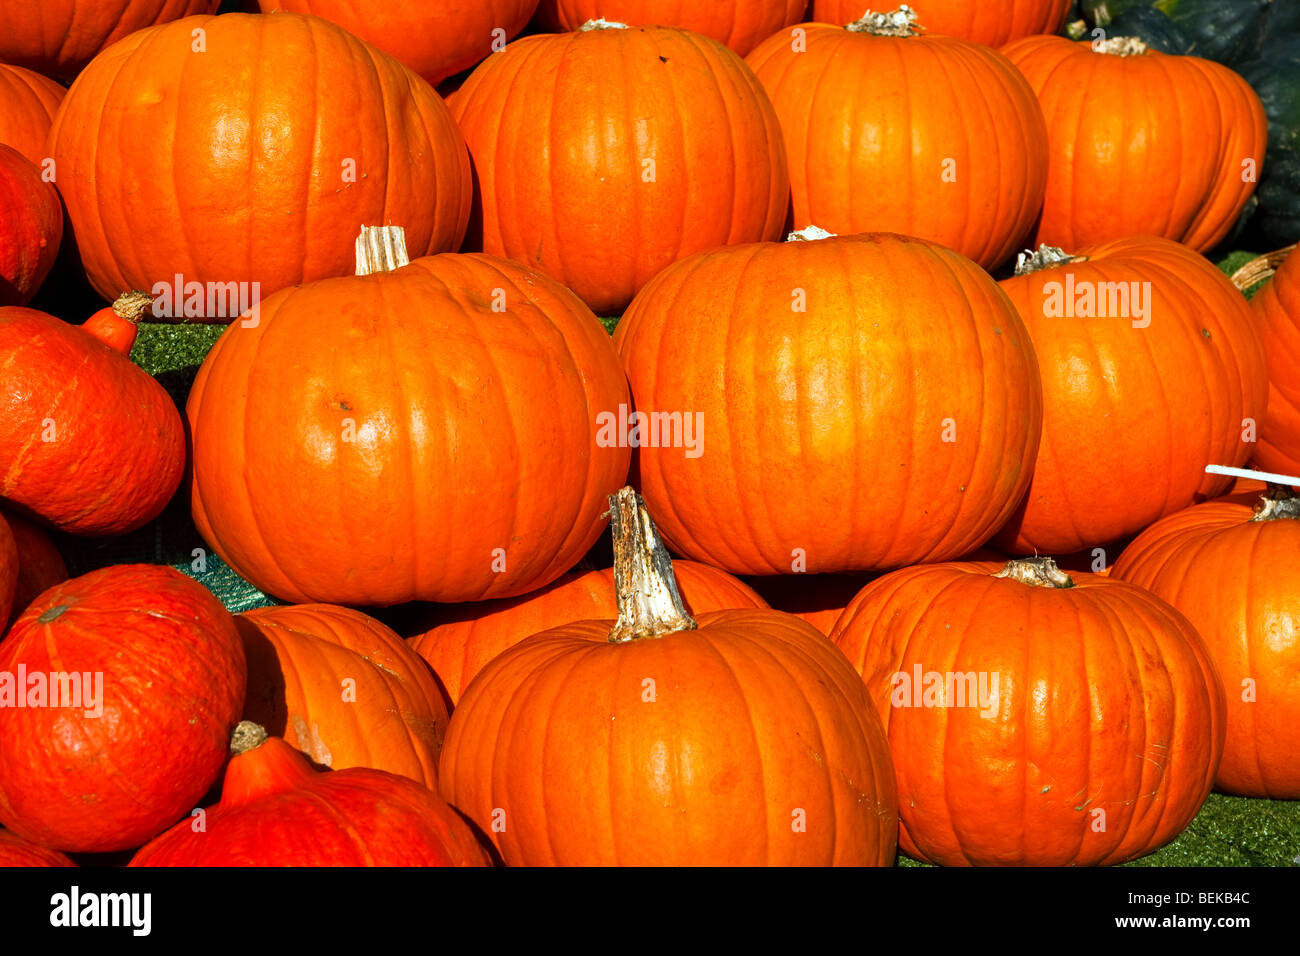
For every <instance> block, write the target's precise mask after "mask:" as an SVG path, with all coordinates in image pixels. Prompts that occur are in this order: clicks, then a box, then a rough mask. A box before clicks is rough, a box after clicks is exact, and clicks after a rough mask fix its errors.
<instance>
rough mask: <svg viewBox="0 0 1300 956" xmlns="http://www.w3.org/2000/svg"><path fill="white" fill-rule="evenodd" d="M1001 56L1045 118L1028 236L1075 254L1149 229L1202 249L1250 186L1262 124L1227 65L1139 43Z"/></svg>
mask: <svg viewBox="0 0 1300 956" xmlns="http://www.w3.org/2000/svg"><path fill="white" fill-rule="evenodd" d="M1003 52H1004V53H1005V54H1006V55H1007V57H1008V58H1009V59H1010V60H1011V62H1013V63H1015V65H1016V66H1017V67H1019V68H1020V70H1021V71H1022V72H1023V73H1024V75H1025V77H1026V79H1028V80H1029V84H1030V85H1031V86H1032V87H1033V89H1034V92H1035V93H1036V94H1037V95H1038V99H1039V102H1040V103H1041V104H1042V107H1043V115H1044V116H1045V117H1047V141H1048V150H1049V153H1050V160H1049V164H1048V173H1047V196H1046V200H1045V201H1044V204H1043V212H1042V217H1041V218H1040V219H1039V222H1038V228H1037V232H1036V234H1035V237H1034V243H1035V244H1037V243H1047V244H1049V245H1053V246H1061V247H1064V248H1066V249H1078V248H1080V247H1082V246H1087V245H1093V244H1094V243H1100V242H1106V241H1108V240H1111V239H1121V238H1124V237H1126V236H1135V235H1147V234H1155V235H1159V236H1164V237H1166V238H1169V239H1176V240H1178V241H1179V242H1182V243H1185V244H1186V245H1188V246H1191V247H1192V248H1193V249H1195V250H1196V251H1197V252H1205V251H1206V250H1208V249H1211V248H1213V247H1214V246H1216V245H1217V244H1218V243H1219V240H1221V239H1222V238H1223V237H1224V236H1226V235H1227V234H1228V230H1229V229H1231V228H1232V226H1233V224H1234V223H1235V222H1236V221H1237V216H1238V214H1239V213H1240V212H1241V209H1242V207H1243V206H1244V205H1245V204H1246V201H1247V200H1248V199H1249V198H1250V196H1251V194H1252V193H1253V192H1254V191H1255V186H1256V183H1257V181H1258V179H1259V167H1260V164H1261V163H1263V161H1264V147H1265V145H1266V141H1267V134H1268V124H1267V120H1266V118H1265V116H1264V107H1263V106H1262V105H1261V103H1260V101H1259V97H1258V96H1256V95H1255V91H1254V90H1252V89H1251V88H1250V85H1249V84H1248V83H1247V82H1246V81H1245V80H1243V79H1242V78H1241V77H1240V76H1238V75H1237V74H1236V73H1234V72H1232V71H1231V70H1229V69H1228V68H1227V67H1226V66H1221V65H1219V64H1218V63H1214V62H1212V61H1210V60H1202V59H1200V58H1199V57H1193V56H1167V55H1165V54H1163V53H1160V52H1157V51H1156V50H1150V49H1147V47H1146V45H1145V44H1143V43H1142V42H1141V41H1140V40H1135V39H1133V38H1131V37H1114V38H1111V39H1109V40H1106V41H1104V42H1101V43H1098V44H1097V46H1096V48H1094V46H1093V45H1092V44H1090V43H1088V42H1081V43H1074V42H1071V41H1070V40H1067V39H1065V38H1064V37H1049V36H1033V37H1026V38H1025V39H1022V40H1018V41H1016V42H1015V43H1012V44H1010V45H1008V46H1007V47H1005V48H1004V49H1003Z"/></svg>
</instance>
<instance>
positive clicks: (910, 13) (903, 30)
mask: <svg viewBox="0 0 1300 956" xmlns="http://www.w3.org/2000/svg"><path fill="white" fill-rule="evenodd" d="M844 29H846V30H848V31H849V32H850V33H870V34H871V35H872V36H877V37H914V36H916V35H917V34H919V33H921V32H922V30H923V29H924V28H922V27H919V26H918V25H917V23H916V11H915V10H913V9H912V8H911V7H909V6H908V5H907V4H905V3H904V4H902V5H900V6H899V8H898V9H897V10H891V11H889V13H872V12H871V11H870V10H868V11H867V12H866V13H864V14H862V18H861V19H859V20H854V21H853V22H852V23H850V24H848V25H846V26H845V27H844Z"/></svg>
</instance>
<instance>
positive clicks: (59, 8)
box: [0, 0, 221, 76]
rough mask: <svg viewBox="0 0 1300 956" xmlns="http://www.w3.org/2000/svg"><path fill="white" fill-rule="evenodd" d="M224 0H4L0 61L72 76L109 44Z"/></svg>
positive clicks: (212, 7) (0, 12) (211, 9)
mask: <svg viewBox="0 0 1300 956" xmlns="http://www.w3.org/2000/svg"><path fill="white" fill-rule="evenodd" d="M220 3H221V0H40V2H39V3H33V2H31V0H0V61H3V62H5V63H14V64H17V65H18V66H25V67H27V68H29V69H32V70H35V71H37V72H38V73H44V74H47V75H50V76H73V75H75V74H76V73H77V72H79V71H80V70H81V69H82V67H84V66H85V65H86V64H87V63H89V62H90V61H91V60H92V59H93V58H94V57H95V55H96V54H97V53H99V52H100V51H101V50H103V49H104V48H105V47H107V46H109V45H110V44H113V43H116V42H117V41H118V40H120V39H122V38H123V37H125V36H127V35H128V34H130V33H134V32H136V31H137V30H143V29H144V28H145V27H151V26H154V25H155V24H158V23H165V22H167V21H168V20H178V19H180V18H181V17H188V16H190V15H191V14H201V13H209V14H210V13H215V12H216V9H217V7H218V6H219V5H220Z"/></svg>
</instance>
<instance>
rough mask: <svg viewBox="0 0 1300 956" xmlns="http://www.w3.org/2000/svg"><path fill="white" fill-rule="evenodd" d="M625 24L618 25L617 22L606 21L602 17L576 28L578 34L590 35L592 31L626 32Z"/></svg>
mask: <svg viewBox="0 0 1300 956" xmlns="http://www.w3.org/2000/svg"><path fill="white" fill-rule="evenodd" d="M626 29H627V24H626V23H619V22H618V21H617V20H606V19H605V18H604V17H597V18H596V19H595V20H588V21H587V22H586V23H584V24H583V25H582V26H580V27H578V32H579V33H590V32H591V31H592V30H626Z"/></svg>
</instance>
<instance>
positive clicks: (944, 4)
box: [812, 0, 1070, 47]
mask: <svg viewBox="0 0 1300 956" xmlns="http://www.w3.org/2000/svg"><path fill="white" fill-rule="evenodd" d="M867 6H870V4H867V5H866V6H864V5H863V0H812V12H813V16H812V18H813V19H814V20H816V21H817V22H818V23H834V24H836V25H840V24H845V23H852V22H853V21H854V20H856V19H858V18H859V17H861V16H862V12H863V10H865V9H867ZM887 6H888V4H883V5H882V6H881V9H883V8H884V7H887ZM908 6H909V7H911V8H912V9H913V10H915V11H916V16H917V20H918V22H919V23H920V24H921V25H922V26H924V27H925V28H926V32H928V33H944V34H947V35H948V36H953V37H960V38H961V39H963V40H969V41H970V42H972V43H983V44H985V45H986V46H993V47H996V46H1001V45H1002V44H1004V43H1009V42H1010V41H1012V40H1017V39H1019V38H1020V37H1023V36H1031V35H1033V34H1037V33H1056V32H1057V31H1058V30H1060V29H1061V27H1062V26H1063V25H1064V24H1065V18H1066V17H1067V16H1068V14H1069V12H1070V0H997V2H994V3H990V2H989V0H910V2H909V3H908ZM872 9H876V8H875V7H872Z"/></svg>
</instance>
